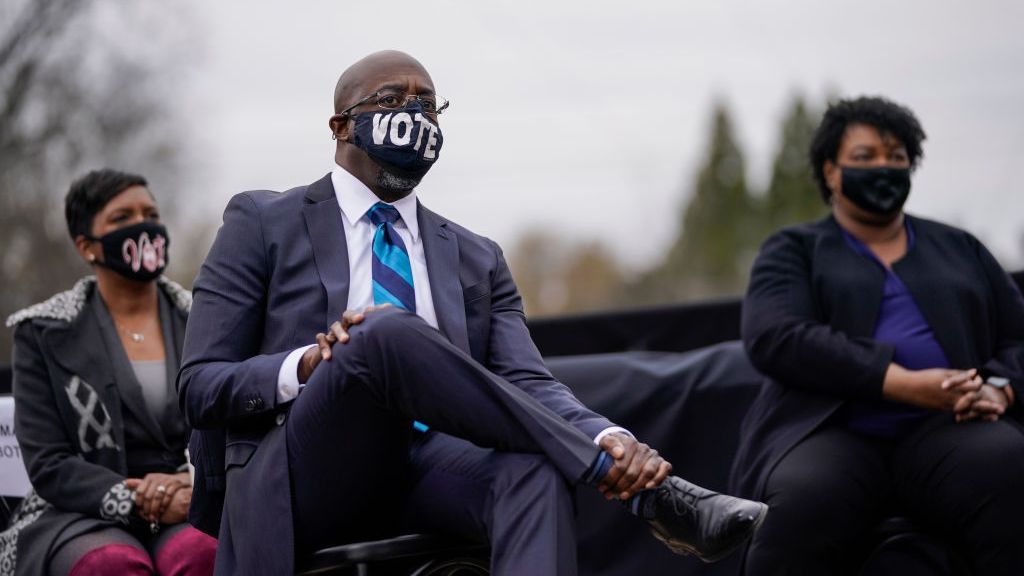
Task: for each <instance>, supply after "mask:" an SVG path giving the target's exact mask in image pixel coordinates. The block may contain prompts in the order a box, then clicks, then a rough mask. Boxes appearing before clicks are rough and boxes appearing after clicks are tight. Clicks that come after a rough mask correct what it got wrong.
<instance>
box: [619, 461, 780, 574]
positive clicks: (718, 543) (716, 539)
mask: <svg viewBox="0 0 1024 576" xmlns="http://www.w3.org/2000/svg"><path fill="white" fill-rule="evenodd" d="M639 512H640V517H641V518H643V519H644V520H646V521H647V522H648V523H649V524H650V525H651V532H652V533H653V534H654V536H655V538H657V539H658V540H661V541H662V542H664V543H665V545H666V546H668V548H669V549H670V550H672V551H673V552H675V553H676V554H683V555H688V554H693V555H695V556H697V557H698V558H700V559H701V560H703V561H704V562H715V561H718V560H721V559H722V558H725V557H726V556H728V555H729V554H730V553H731V552H733V551H734V550H736V549H737V548H739V547H740V545H742V544H743V543H744V542H746V541H747V539H748V538H750V537H751V536H753V535H754V532H757V529H758V528H760V527H761V523H762V522H764V517H765V515H766V514H768V505H767V504H763V503H761V502H754V501H752V500H744V499H742V498H736V497H734V496H727V495H725V494H719V493H717V492H712V491H711V490H706V489H704V488H701V487H700V486H697V485H696V484H691V483H689V482H687V481H686V480H683V479H682V478H679V477H678V476H669V477H668V478H666V479H665V481H664V482H662V483H661V485H660V486H658V487H657V488H653V489H651V490H650V491H649V493H648V494H647V495H646V498H643V499H642V500H641V508H640V510H639Z"/></svg>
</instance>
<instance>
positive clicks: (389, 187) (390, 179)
mask: <svg viewBox="0 0 1024 576" xmlns="http://www.w3.org/2000/svg"><path fill="white" fill-rule="evenodd" d="M422 179H423V177H422V176H420V177H419V178H413V177H410V176H400V175H398V174H395V173H394V172H391V171H389V170H388V169H387V168H383V167H382V168H381V169H380V170H379V171H378V172H377V186H378V187H380V188H381V189H382V190H385V191H387V192H390V193H392V194H394V195H396V196H405V195H406V194H408V193H409V192H410V191H412V189H413V188H415V187H416V186H417V185H418V184H419V183H420V180H422Z"/></svg>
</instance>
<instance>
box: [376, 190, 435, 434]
mask: <svg viewBox="0 0 1024 576" xmlns="http://www.w3.org/2000/svg"><path fill="white" fill-rule="evenodd" d="M366 215H367V216H368V217H369V218H370V222H373V225H374V226H376V227H377V231H376V232H374V233H373V271H372V275H373V303H374V304H392V305H394V306H398V307H399V308H405V309H406V310H408V311H410V312H416V291H415V290H414V289H413V282H412V266H411V265H410V264H409V251H408V250H406V248H405V242H402V237H401V236H399V235H398V231H397V230H395V222H397V221H398V220H400V219H401V218H402V215H401V214H399V213H398V210H396V209H395V207H394V206H390V205H388V204H385V203H383V202H377V203H376V204H374V205H373V207H372V208H370V210H369V211H368V212H367V213H366ZM412 427H413V428H415V429H416V430H418V431H420V432H426V431H427V430H429V429H430V427H429V426H427V425H426V424H423V423H422V422H419V421H415V422H413V423H412Z"/></svg>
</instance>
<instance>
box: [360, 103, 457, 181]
mask: <svg viewBox="0 0 1024 576" xmlns="http://www.w3.org/2000/svg"><path fill="white" fill-rule="evenodd" d="M355 123H356V124H355V136H354V138H353V143H354V144H355V145H356V146H358V147H359V148H361V149H362V150H363V151H365V152H366V154H367V155H369V156H370V158H372V159H373V161H374V162H376V163H377V164H379V165H381V166H382V167H384V168H386V169H388V170H389V171H391V172H393V173H395V174H397V175H399V176H403V177H406V178H412V179H415V180H419V179H420V178H423V176H424V175H425V174H426V173H427V171H428V170H430V168H431V167H432V166H433V165H434V162H436V161H437V156H438V153H439V152H440V151H441V143H442V142H443V141H444V138H442V137H441V129H440V128H438V126H437V124H435V123H433V122H432V121H431V120H430V119H429V118H427V115H426V114H425V113H424V112H423V106H422V105H421V104H420V103H419V101H418V100H413V101H412V102H411V103H409V105H408V106H406V107H405V108H396V109H394V110H380V109H378V110H376V111H373V112H363V113H362V114H357V115H356V116H355Z"/></svg>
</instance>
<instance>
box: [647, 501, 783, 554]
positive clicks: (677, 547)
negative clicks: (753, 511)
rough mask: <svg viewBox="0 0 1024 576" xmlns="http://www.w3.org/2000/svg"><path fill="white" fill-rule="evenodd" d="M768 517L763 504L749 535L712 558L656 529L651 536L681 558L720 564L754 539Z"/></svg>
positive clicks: (766, 507) (766, 509)
mask: <svg viewBox="0 0 1024 576" xmlns="http://www.w3.org/2000/svg"><path fill="white" fill-rule="evenodd" d="M767 515H768V505H767V504H764V503H761V509H760V511H759V512H758V514H757V518H755V519H754V524H753V527H752V528H751V529H750V531H749V532H748V533H747V535H746V536H745V537H744V538H743V539H742V540H740V541H739V542H736V543H735V544H732V545H730V546H727V547H725V548H724V549H723V550H722V551H721V552H718V553H717V554H713V555H710V556H704V555H701V554H700V551H698V550H697V549H696V548H694V547H693V546H692V545H691V544H688V543H686V542H681V541H678V540H672V539H670V538H665V537H664V536H662V535H661V533H660V532H657V531H655V530H654V529H651V534H653V535H654V537H655V538H657V539H658V540H661V542H662V543H664V544H665V546H667V547H668V549H669V550H671V551H672V552H674V553H676V554H679V555H681V556H696V557H697V558H699V559H700V561H701V562H704V563H706V564H711V563H714V562H718V561H719V560H721V559H723V558H725V557H726V556H728V555H730V554H732V553H733V552H735V551H736V549H737V548H739V547H740V546H741V545H742V544H743V543H744V542H746V541H747V540H750V539H751V538H753V537H754V534H756V533H757V531H758V530H760V529H761V524H763V523H764V519H765V517H766V516H767Z"/></svg>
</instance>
